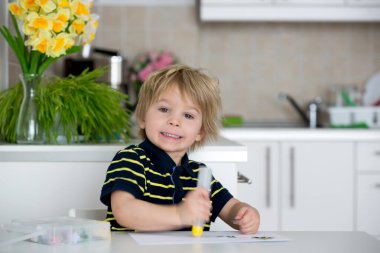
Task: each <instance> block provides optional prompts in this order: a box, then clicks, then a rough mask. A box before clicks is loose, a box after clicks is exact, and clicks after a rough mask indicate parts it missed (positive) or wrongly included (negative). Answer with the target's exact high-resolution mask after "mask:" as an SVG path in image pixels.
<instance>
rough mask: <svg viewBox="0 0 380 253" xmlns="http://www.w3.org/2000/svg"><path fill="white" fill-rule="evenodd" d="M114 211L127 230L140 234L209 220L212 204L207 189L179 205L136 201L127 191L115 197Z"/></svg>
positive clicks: (112, 195)
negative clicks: (133, 230) (199, 220)
mask: <svg viewBox="0 0 380 253" xmlns="http://www.w3.org/2000/svg"><path fill="white" fill-rule="evenodd" d="M111 206H112V212H113V215H114V217H115V218H116V221H117V222H118V223H119V224H120V225H121V226H123V227H126V228H130V229H135V230H138V231H162V230H175V229H181V228H183V227H189V226H191V225H192V224H193V223H194V222H195V221H196V220H197V219H202V220H207V221H208V219H209V216H210V209H211V204H210V200H209V198H208V192H207V191H206V190H205V189H196V190H194V191H191V192H189V193H188V194H187V195H186V200H185V201H182V202H181V203H179V204H176V205H158V204H153V203H149V202H146V201H143V200H140V199H136V198H135V197H134V196H133V195H132V194H130V193H128V192H125V191H120V190H119V191H115V192H113V193H112V194H111Z"/></svg>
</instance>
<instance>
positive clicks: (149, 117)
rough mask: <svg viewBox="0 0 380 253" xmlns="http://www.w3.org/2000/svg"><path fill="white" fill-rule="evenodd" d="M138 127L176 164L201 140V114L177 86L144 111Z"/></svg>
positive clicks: (168, 90) (165, 92)
mask: <svg viewBox="0 0 380 253" xmlns="http://www.w3.org/2000/svg"><path fill="white" fill-rule="evenodd" d="M139 126H140V128H142V129H145V133H146V136H147V138H148V139H149V140H150V141H151V142H152V143H153V144H155V145H156V146H157V147H159V148H160V149H162V150H163V151H165V152H166V153H167V154H168V155H169V156H170V157H171V158H172V159H173V161H174V162H175V163H176V164H179V162H180V161H181V159H182V157H183V156H184V154H185V153H186V152H187V151H188V149H189V148H190V146H191V145H193V143H194V142H196V141H200V140H201V139H202V138H203V133H202V112H201V110H200V109H199V106H197V105H196V104H194V102H193V100H192V99H191V98H190V97H189V96H187V95H186V94H181V92H180V90H179V88H178V86H177V84H175V83H174V84H173V85H171V86H170V87H169V88H168V89H167V90H165V91H163V92H162V94H161V96H160V98H159V99H158V101H157V102H154V103H153V104H152V105H151V106H150V107H149V108H148V110H147V112H146V115H145V117H144V119H143V120H141V121H140V122H139Z"/></svg>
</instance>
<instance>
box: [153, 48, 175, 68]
mask: <svg viewBox="0 0 380 253" xmlns="http://www.w3.org/2000/svg"><path fill="white" fill-rule="evenodd" d="M172 63H173V58H172V56H171V55H170V54H169V53H168V52H163V53H162V54H161V55H160V56H159V57H158V59H157V61H156V62H154V63H153V64H154V68H155V69H161V68H164V67H166V66H169V65H170V64H172Z"/></svg>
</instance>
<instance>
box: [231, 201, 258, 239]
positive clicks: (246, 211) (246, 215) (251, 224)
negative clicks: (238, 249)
mask: <svg viewBox="0 0 380 253" xmlns="http://www.w3.org/2000/svg"><path fill="white" fill-rule="evenodd" d="M233 223H234V224H235V225H237V226H238V227H239V231H240V232H241V233H242V234H255V233H256V232H257V230H258V229H259V225H260V217H259V213H258V212H257V210H256V209H255V208H253V207H251V206H249V205H242V207H241V208H240V209H239V210H238V211H237V213H236V215H235V217H234V221H233Z"/></svg>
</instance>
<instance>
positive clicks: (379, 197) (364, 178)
mask: <svg viewBox="0 0 380 253" xmlns="http://www.w3.org/2000/svg"><path fill="white" fill-rule="evenodd" d="M356 172H357V219H356V220H357V225H356V227H357V230H360V231H365V232H367V233H370V234H372V235H375V236H377V237H378V238H380V215H379V214H380V143H379V142H359V143H357V157H356Z"/></svg>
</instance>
